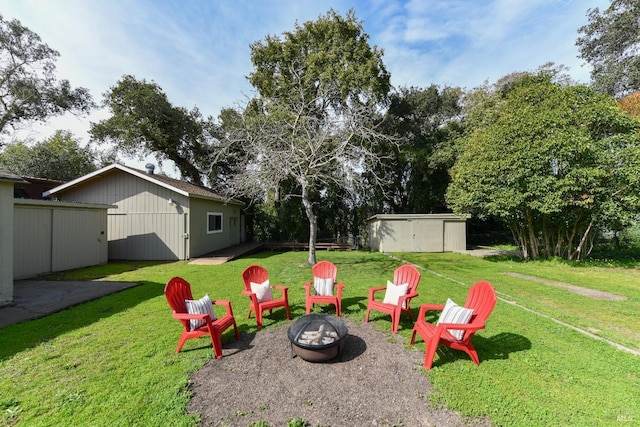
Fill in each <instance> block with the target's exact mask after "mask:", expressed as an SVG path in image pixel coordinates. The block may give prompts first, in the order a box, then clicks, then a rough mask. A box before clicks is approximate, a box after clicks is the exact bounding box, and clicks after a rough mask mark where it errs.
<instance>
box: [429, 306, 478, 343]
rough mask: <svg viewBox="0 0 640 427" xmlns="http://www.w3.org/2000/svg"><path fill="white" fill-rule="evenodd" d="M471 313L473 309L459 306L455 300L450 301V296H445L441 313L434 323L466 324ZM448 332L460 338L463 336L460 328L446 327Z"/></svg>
mask: <svg viewBox="0 0 640 427" xmlns="http://www.w3.org/2000/svg"><path fill="white" fill-rule="evenodd" d="M472 314H473V309H471V308H464V307H460V306H459V305H458V304H456V303H455V302H453V301H451V299H450V298H447V303H446V304H445V305H444V308H443V309H442V313H440V318H439V319H438V322H436V325H438V324H440V323H457V324H462V325H464V324H467V323H469V319H471V315H472ZM448 331H449V333H450V334H451V335H453V336H454V337H456V338H457V339H459V340H461V339H462V337H463V336H464V332H465V331H463V330H460V329H448Z"/></svg>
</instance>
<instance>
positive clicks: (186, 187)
mask: <svg viewBox="0 0 640 427" xmlns="http://www.w3.org/2000/svg"><path fill="white" fill-rule="evenodd" d="M116 170H120V171H122V172H125V173H128V174H131V175H133V176H136V177H138V178H141V179H144V180H145V181H149V182H152V183H154V184H156V185H158V186H160V187H164V188H167V189H169V190H171V191H175V192H176V193H178V194H182V195H183V196H187V197H195V198H199V199H207V200H216V201H219V202H223V203H230V204H235V205H241V206H244V203H243V202H241V201H239V200H235V199H228V198H226V197H224V196H221V195H219V194H217V193H214V192H213V191H211V190H210V189H208V188H206V187H202V186H199V185H194V184H190V183H188V182H184V181H181V180H179V179H174V178H169V177H168V176H164V175H156V174H154V173H148V172H145V171H143V170H140V169H136V168H131V167H129V166H124V165H119V164H112V165H109V166H106V167H104V168H102V169H98V170H97V171H95V172H92V173H90V174H87V175H84V176H82V177H80V178H77V179H74V180H73V181H69V182H67V183H64V184H62V185H60V186H58V187H55V188H52V189H51V190H49V191H46V192H45V193H43V196H44V197H50V196H55V194H56V193H60V192H63V191H64V190H67V189H69V188H72V187H76V186H78V185H82V184H84V183H86V182H88V181H90V180H92V179H95V178H97V177H100V176H104V175H107V174H110V173H113V172H114V171H116Z"/></svg>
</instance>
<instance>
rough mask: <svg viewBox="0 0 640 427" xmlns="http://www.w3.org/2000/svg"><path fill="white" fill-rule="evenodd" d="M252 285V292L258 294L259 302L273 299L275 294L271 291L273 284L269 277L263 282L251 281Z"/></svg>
mask: <svg viewBox="0 0 640 427" xmlns="http://www.w3.org/2000/svg"><path fill="white" fill-rule="evenodd" d="M249 284H250V285H251V292H253V293H254V294H256V297H257V298H258V302H265V301H272V300H273V294H272V293H271V285H270V284H269V279H267V280H265V281H264V282H262V283H254V282H249Z"/></svg>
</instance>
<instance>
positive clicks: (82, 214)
mask: <svg viewBox="0 0 640 427" xmlns="http://www.w3.org/2000/svg"><path fill="white" fill-rule="evenodd" d="M107 208H108V206H104V205H86V204H71V203H59V202H51V201H45V200H22V199H16V201H15V207H14V239H13V253H14V258H13V275H14V278H15V279H22V278H27V277H33V276H36V275H38V274H46V273H52V272H57V271H64V270H71V269H74V268H80V267H88V266H92V265H99V264H105V263H106V262H107V213H106V210H107Z"/></svg>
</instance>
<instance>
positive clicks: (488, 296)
mask: <svg viewBox="0 0 640 427" xmlns="http://www.w3.org/2000/svg"><path fill="white" fill-rule="evenodd" d="M495 305H496V292H495V291H494V290H493V286H491V284H490V283H489V282H485V281H481V282H478V283H476V284H475V285H473V286H471V287H470V288H469V294H468V295H467V301H466V302H465V303H464V306H465V307H466V308H472V309H473V315H472V316H471V323H473V322H477V321H479V322H483V323H484V322H485V321H486V320H487V318H488V317H489V315H490V314H491V312H492V311H493V307H495Z"/></svg>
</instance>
